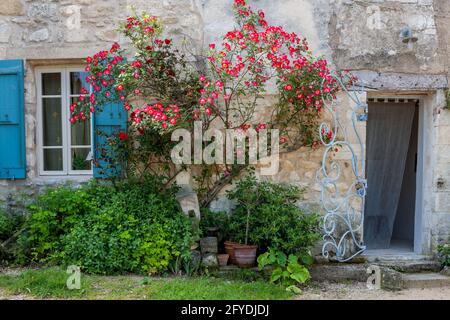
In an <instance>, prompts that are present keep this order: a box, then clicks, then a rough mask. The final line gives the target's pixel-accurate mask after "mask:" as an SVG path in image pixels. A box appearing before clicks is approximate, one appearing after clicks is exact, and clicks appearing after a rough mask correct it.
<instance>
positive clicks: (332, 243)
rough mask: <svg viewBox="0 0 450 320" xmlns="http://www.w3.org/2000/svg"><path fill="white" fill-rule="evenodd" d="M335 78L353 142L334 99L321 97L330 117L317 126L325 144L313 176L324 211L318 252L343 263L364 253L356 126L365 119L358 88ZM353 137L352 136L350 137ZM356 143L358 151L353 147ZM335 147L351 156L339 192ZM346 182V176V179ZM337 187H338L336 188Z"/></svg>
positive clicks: (362, 153) (362, 190)
mask: <svg viewBox="0 0 450 320" xmlns="http://www.w3.org/2000/svg"><path fill="white" fill-rule="evenodd" d="M333 77H334V78H335V79H336V81H337V82H338V83H339V85H340V86H341V88H342V91H343V93H344V94H346V95H347V96H348V97H349V98H350V100H351V101H352V102H353V107H352V109H351V128H350V129H351V130H352V131H353V134H352V137H356V141H352V142H353V144H351V143H350V142H349V140H348V134H347V130H346V128H345V126H344V125H343V123H342V122H341V118H340V117H341V113H343V112H346V113H347V112H348V109H347V110H343V107H342V106H341V103H340V102H339V101H338V100H336V99H331V100H329V99H326V97H324V98H323V102H324V108H325V111H326V112H327V113H329V114H330V115H331V120H330V121H328V122H323V123H322V124H321V125H320V140H321V142H322V143H323V145H324V146H325V151H324V154H323V159H322V167H321V168H320V169H319V170H318V171H317V176H316V179H317V181H318V182H319V184H320V186H321V203H322V206H323V208H324V210H325V211H326V214H325V216H324V218H323V229H324V235H323V240H324V244H323V247H322V255H323V256H324V257H325V258H330V256H331V253H333V254H334V258H335V259H336V260H337V261H340V262H345V261H348V260H351V259H353V258H354V257H355V256H357V255H359V254H361V253H362V252H364V250H365V249H366V247H365V246H364V243H363V241H362V228H363V223H364V200H365V196H366V191H367V181H366V179H365V173H364V168H365V145H364V143H363V141H362V140H361V137H360V134H359V132H358V128H357V122H358V121H367V114H368V113H367V110H368V107H367V104H366V103H365V102H361V101H360V99H359V93H360V92H361V91H362V88H359V87H356V86H355V85H354V84H352V85H351V87H349V86H348V85H347V84H346V82H347V79H346V78H345V77H340V76H339V75H335V74H334V75H333ZM353 140H355V138H353ZM356 145H359V147H360V148H359V150H355V146H356ZM336 150H339V152H343V151H349V154H350V155H351V169H352V180H353V181H352V183H351V185H350V186H349V187H348V189H347V190H345V191H342V184H341V185H339V180H340V178H341V177H342V175H343V173H342V168H341V164H340V163H339V162H338V161H337V160H335V159H333V154H334V153H335V151H336ZM347 181H348V178H347ZM340 188H341V189H340Z"/></svg>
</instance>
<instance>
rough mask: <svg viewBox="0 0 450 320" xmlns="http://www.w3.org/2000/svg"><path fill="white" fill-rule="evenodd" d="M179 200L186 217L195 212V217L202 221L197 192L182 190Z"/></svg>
mask: <svg viewBox="0 0 450 320" xmlns="http://www.w3.org/2000/svg"><path fill="white" fill-rule="evenodd" d="M177 200H178V202H179V204H180V206H181V209H182V210H183V212H184V213H185V214H186V215H190V213H191V212H194V213H195V216H196V217H197V218H198V219H200V206H199V203H198V198H197V194H196V193H195V192H193V191H184V190H182V191H180V192H179V193H178V194H177Z"/></svg>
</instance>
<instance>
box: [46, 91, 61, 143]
mask: <svg viewBox="0 0 450 320" xmlns="http://www.w3.org/2000/svg"><path fill="white" fill-rule="evenodd" d="M42 122H43V125H42V127H43V136H44V146H62V123H61V99H60V98H43V99H42Z"/></svg>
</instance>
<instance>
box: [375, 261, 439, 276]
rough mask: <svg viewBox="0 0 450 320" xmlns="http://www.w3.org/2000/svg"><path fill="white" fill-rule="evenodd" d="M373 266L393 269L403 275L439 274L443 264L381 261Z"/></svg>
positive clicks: (434, 262) (436, 262)
mask: <svg viewBox="0 0 450 320" xmlns="http://www.w3.org/2000/svg"><path fill="white" fill-rule="evenodd" d="M372 264H376V265H379V266H383V267H386V268H391V269H393V270H396V271H398V272H402V273H421V272H439V271H440V270H441V264H440V263H439V262H438V261H435V260H421V261H380V262H374V263H372Z"/></svg>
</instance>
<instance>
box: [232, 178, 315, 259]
mask: <svg viewBox="0 0 450 320" xmlns="http://www.w3.org/2000/svg"><path fill="white" fill-rule="evenodd" d="M300 196H301V190H300V189H299V188H298V187H295V186H290V185H285V184H277V183H272V182H258V181H256V178H255V176H254V175H249V176H248V177H246V178H244V179H242V180H241V181H239V182H238V183H237V184H236V188H235V189H234V190H232V191H231V192H229V194H228V197H229V198H230V199H231V200H234V201H235V202H236V208H235V210H234V211H233V214H232V217H231V219H230V220H231V223H230V224H229V232H230V234H231V240H234V241H237V242H241V243H243V242H245V239H246V225H247V219H248V225H249V232H248V242H249V243H251V244H256V245H258V247H259V250H261V251H263V252H264V251H267V250H268V249H269V248H272V249H274V250H279V251H282V252H284V253H286V254H291V253H297V252H305V251H308V250H309V249H310V248H311V247H312V246H313V245H314V244H315V242H316V241H317V240H318V239H319V237H320V235H319V232H318V231H319V217H318V215H317V214H307V213H304V212H303V211H302V210H300V209H299V208H298V207H297V206H296V204H295V203H296V201H297V200H299V198H300ZM248 213H249V215H247V214H248Z"/></svg>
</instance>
